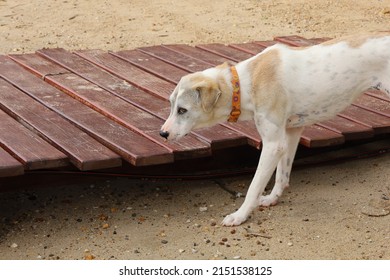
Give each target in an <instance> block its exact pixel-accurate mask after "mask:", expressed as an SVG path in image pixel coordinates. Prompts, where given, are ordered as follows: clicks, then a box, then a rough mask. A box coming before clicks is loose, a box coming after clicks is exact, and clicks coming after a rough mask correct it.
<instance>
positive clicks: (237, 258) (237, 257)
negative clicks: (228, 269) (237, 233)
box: [233, 256, 241, 260]
mask: <svg viewBox="0 0 390 280" xmlns="http://www.w3.org/2000/svg"><path fill="white" fill-rule="evenodd" d="M233 259H235V260H239V259H241V256H234V257H233Z"/></svg>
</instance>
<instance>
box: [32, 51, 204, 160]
mask: <svg viewBox="0 0 390 280" xmlns="http://www.w3.org/2000/svg"><path fill="white" fill-rule="evenodd" d="M68 55H71V54H69V53H68ZM30 66H31V67H32V68H34V69H35V70H36V71H39V68H38V66H36V67H35V66H33V65H31V64H30ZM46 81H47V82H48V83H50V84H52V85H54V86H56V87H58V88H59V89H61V90H62V91H64V92H66V93H67V94H69V95H70V96H72V97H73V98H75V99H77V100H79V101H80V102H82V103H84V104H85V105H87V106H89V107H91V108H92V109H94V110H96V111H97V112H99V113H101V114H103V115H105V116H106V117H108V118H111V119H112V120H114V121H116V122H117V123H119V124H121V125H123V126H125V127H127V128H129V129H131V130H133V131H135V132H137V133H138V134H140V135H142V136H143V137H145V138H147V139H149V140H150V141H153V142H155V143H157V144H159V145H160V146H162V147H165V148H166V149H168V150H169V151H171V152H173V153H174V155H175V157H176V159H184V158H192V157H202V156H208V155H210V154H211V149H210V146H209V145H208V144H207V143H205V142H203V141H200V140H199V139H197V138H195V137H193V136H189V137H186V138H185V139H184V140H183V141H180V142H166V141H164V139H163V138H162V137H161V136H160V135H159V131H160V128H161V126H162V124H163V121H162V120H161V119H159V118H157V117H156V116H154V115H151V114H149V113H148V112H145V111H143V110H141V109H139V108H137V107H135V106H133V105H132V104H130V103H128V102H126V101H124V100H123V99H121V98H118V97H117V96H115V95H113V94H111V93H110V92H108V91H106V90H104V89H102V88H100V87H98V86H97V85H95V84H93V83H91V82H89V81H87V80H85V79H83V78H81V77H79V76H77V75H75V74H73V73H72V74H63V75H54V76H51V75H48V76H46Z"/></svg>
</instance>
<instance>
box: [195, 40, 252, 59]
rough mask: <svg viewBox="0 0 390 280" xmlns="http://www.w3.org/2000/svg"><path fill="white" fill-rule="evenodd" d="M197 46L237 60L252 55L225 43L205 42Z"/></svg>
mask: <svg viewBox="0 0 390 280" xmlns="http://www.w3.org/2000/svg"><path fill="white" fill-rule="evenodd" d="M196 47H197V48H199V49H202V50H205V51H208V52H211V53H214V54H217V55H220V56H222V57H225V58H227V59H230V60H233V61H236V62H239V61H242V60H245V59H248V58H250V57H251V56H252V55H251V54H249V53H246V52H240V51H237V50H236V49H233V48H230V47H228V46H225V45H223V44H204V45H197V46H196Z"/></svg>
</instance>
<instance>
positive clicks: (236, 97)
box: [228, 66, 241, 122]
mask: <svg viewBox="0 0 390 280" xmlns="http://www.w3.org/2000/svg"><path fill="white" fill-rule="evenodd" d="M230 71H231V72H232V81H231V82H232V86H233V98H232V107H233V109H232V111H231V112H230V116H229V119H228V122H237V120H238V118H239V117H240V114H241V110H240V108H241V99H240V79H239V78H238V73H237V70H236V67H234V66H232V67H230Z"/></svg>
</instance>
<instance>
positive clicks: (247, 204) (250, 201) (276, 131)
mask: <svg viewBox="0 0 390 280" xmlns="http://www.w3.org/2000/svg"><path fill="white" fill-rule="evenodd" d="M256 126H257V128H258V130H259V133H260V135H261V138H262V141H263V148H262V152H261V156H260V161H259V165H258V167H257V170H256V173H255V176H254V178H253V180H252V182H251V184H250V186H249V189H248V192H247V194H246V197H245V200H244V203H243V204H242V205H241V207H240V208H239V209H238V210H237V211H236V212H234V213H233V214H230V215H228V216H226V217H225V219H224V220H223V221H222V224H223V225H225V226H236V225H240V224H241V223H243V222H244V221H246V219H247V218H248V216H249V214H250V213H251V212H252V210H253V209H255V208H256V207H257V206H258V198H259V196H260V195H261V194H262V193H263V191H264V189H265V187H266V185H267V183H268V181H269V180H270V178H271V176H272V174H273V172H274V170H275V168H276V165H277V164H278V162H279V161H280V159H281V157H282V156H283V154H284V153H285V151H286V147H285V145H284V143H283V142H284V141H282V139H285V134H286V130H285V129H283V127H284V126H277V125H275V124H274V123H273V122H271V121H269V120H267V119H266V118H263V117H258V118H257V119H256Z"/></svg>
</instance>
